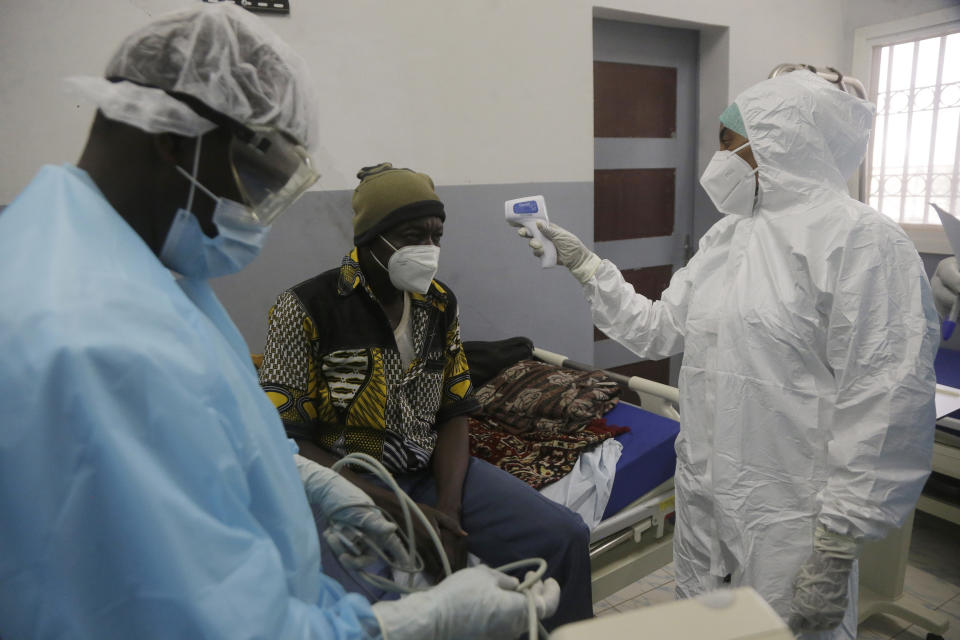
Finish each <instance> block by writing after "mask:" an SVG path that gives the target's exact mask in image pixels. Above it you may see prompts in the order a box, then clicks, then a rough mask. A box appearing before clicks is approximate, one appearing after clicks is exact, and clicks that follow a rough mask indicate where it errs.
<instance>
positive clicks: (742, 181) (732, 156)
mask: <svg viewBox="0 0 960 640" xmlns="http://www.w3.org/2000/svg"><path fill="white" fill-rule="evenodd" d="M749 145H750V143H749V142H748V143H746V144H744V145H741V146H739V147H737V148H736V149H734V150H733V151H717V152H716V153H714V154H713V157H712V158H711V159H710V163H709V164H708V165H707V168H706V169H704V171H703V175H701V176H700V185H701V186H702V187H703V190H704V191H706V192H707V195H708V196H710V200H712V201H713V206H715V207H716V208H717V210H718V211H720V212H721V213H724V214H737V215H742V216H746V215H750V213H751V212H752V211H753V204H754V201H755V199H756V194H757V182H756V179H755V178H754V177H753V176H754V175H755V174H756V173H757V169H754V168H752V167H751V166H750V165H749V164H747V161H746V160H744V159H743V158H741V157H740V156H738V155H737V151H740V149H743V148H744V147H747V146H749Z"/></svg>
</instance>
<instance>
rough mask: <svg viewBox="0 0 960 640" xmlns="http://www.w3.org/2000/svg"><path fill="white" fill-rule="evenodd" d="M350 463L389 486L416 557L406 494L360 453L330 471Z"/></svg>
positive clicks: (372, 459)
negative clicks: (397, 504)
mask: <svg viewBox="0 0 960 640" xmlns="http://www.w3.org/2000/svg"><path fill="white" fill-rule="evenodd" d="M348 459H349V460H348ZM351 462H352V463H353V464H356V465H357V466H359V467H362V468H364V469H366V470H367V471H369V472H370V473H372V474H373V475H375V476H376V477H378V478H380V480H382V481H383V482H384V483H386V484H387V486H389V487H390V488H391V489H392V490H393V492H394V494H395V495H396V496H397V500H398V502H399V503H400V510H401V511H402V512H403V521H404V527H405V530H406V532H407V551H408V554H409V555H410V556H411V557H413V556H414V555H416V537H415V536H414V533H413V520H412V519H411V517H410V508H409V506H407V503H406V501H405V500H404V498H405V497H406V494H405V493H404V492H403V491H402V490H401V489H400V486H399V485H398V484H397V482H396V480H394V479H393V476H392V475H390V472H389V471H387V469H386V468H385V467H384V466H383V465H382V464H380V462H379V461H378V460H376V459H375V458H373V457H372V456H368V455H367V454H364V453H360V452H357V453H351V454H348V455H346V456H344V457H343V458H341V459H340V460H338V461H336V462H335V463H334V464H333V465H332V466H331V469H333V470H334V471H337V472H339V471H340V469H341V468H343V467H344V466H346V465H347V464H351ZM418 510H419V508H418ZM428 528H429V527H428ZM448 575H449V574H448Z"/></svg>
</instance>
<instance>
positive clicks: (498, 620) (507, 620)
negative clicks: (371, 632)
mask: <svg viewBox="0 0 960 640" xmlns="http://www.w3.org/2000/svg"><path fill="white" fill-rule="evenodd" d="M518 584H520V583H519V581H518V580H517V579H516V578H513V577H511V576H508V575H506V574H505V573H500V572H499V571H495V570H493V569H491V568H490V567H486V566H477V567H471V568H469V569H461V570H460V571H457V572H456V573H454V574H452V575H450V576H449V577H448V578H446V579H445V580H444V581H443V582H441V583H440V584H438V585H437V586H435V587H433V588H432V589H429V590H427V591H421V592H420V593H414V594H411V595H408V596H404V597H402V598H400V599H399V600H395V601H388V602H377V603H375V604H374V605H373V613H374V615H376V617H377V620H378V621H379V622H380V629H381V630H382V633H383V638H384V640H448V639H452V638H457V639H462V640H479V639H480V638H490V639H491V640H494V639H495V640H510V639H512V638H516V637H517V636H519V635H520V634H521V633H523V632H524V631H525V630H526V629H527V622H528V621H527V597H526V596H525V595H524V594H523V593H521V592H519V591H516V590H515V589H516V588H517V585H518ZM531 591H532V592H533V594H534V596H535V600H536V608H537V617H538V618H540V619H543V618H547V617H549V616H552V615H553V613H554V612H555V611H556V610H557V603H558V602H559V601H560V586H559V585H558V584H557V581H556V580H554V579H553V578H550V579H548V580H546V581H545V582H540V583H537V584H535V585H533V586H532V587H531Z"/></svg>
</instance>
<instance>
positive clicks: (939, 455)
mask: <svg viewBox="0 0 960 640" xmlns="http://www.w3.org/2000/svg"><path fill="white" fill-rule="evenodd" d="M934 368H935V369H936V371H937V382H938V383H940V384H943V385H947V386H948V387H952V388H953V389H960V351H951V350H948V349H941V350H940V351H939V352H938V353H937V358H936V360H935V361H934ZM958 393H960V392H958ZM932 466H933V470H934V471H935V472H936V473H940V474H943V475H944V476H947V477H948V478H953V479H955V480H960V411H955V412H953V413H951V414H949V415H947V416H944V417H942V418H940V419H939V420H937V431H936V434H935V438H934V443H933V465H932ZM917 509H919V510H920V511H923V512H925V513H929V514H931V515H934V516H937V517H938V518H943V519H944V520H947V521H949V522H952V523H953V524H958V525H960V500H950V499H949V498H946V497H942V496H938V495H935V494H932V493H931V494H929V495H922V496H920V501H919V502H918V503H917Z"/></svg>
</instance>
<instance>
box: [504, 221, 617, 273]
mask: <svg viewBox="0 0 960 640" xmlns="http://www.w3.org/2000/svg"><path fill="white" fill-rule="evenodd" d="M537 228H538V229H540V232H541V233H542V234H543V235H544V236H545V237H546V238H547V239H548V240H550V241H552V242H553V246H554V247H556V249H557V262H559V263H560V264H562V265H563V266H565V267H566V268H567V269H570V273H572V274H573V277H574V278H576V279H577V280H579V281H580V284H587V283H588V282H590V278H592V277H593V274H594V273H596V272H597V267H599V266H600V257H599V256H598V255H597V254H595V253H594V252H593V251H590V249H587V247H586V246H584V244H583V243H582V242H581V241H580V238H578V237H577V236H575V235H573V234H572V233H570V232H569V231H567V230H566V229H564V228H563V227H558V226H557V225H555V224H553V223H550V224H549V225H546V224H544V223H542V222H538V223H537ZM517 233H518V234H519V235H521V236H523V237H524V238H532V237H533V235H532V234H531V233H530V232H529V231H527V229H526V227H520V229H519V230H518V231H517ZM529 244H530V248H531V249H533V255H535V256H537V257H538V258H539V257H540V256H542V255H543V244H541V242H540V241H539V240H536V239H534V240H531V241H530V243H529Z"/></svg>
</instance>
